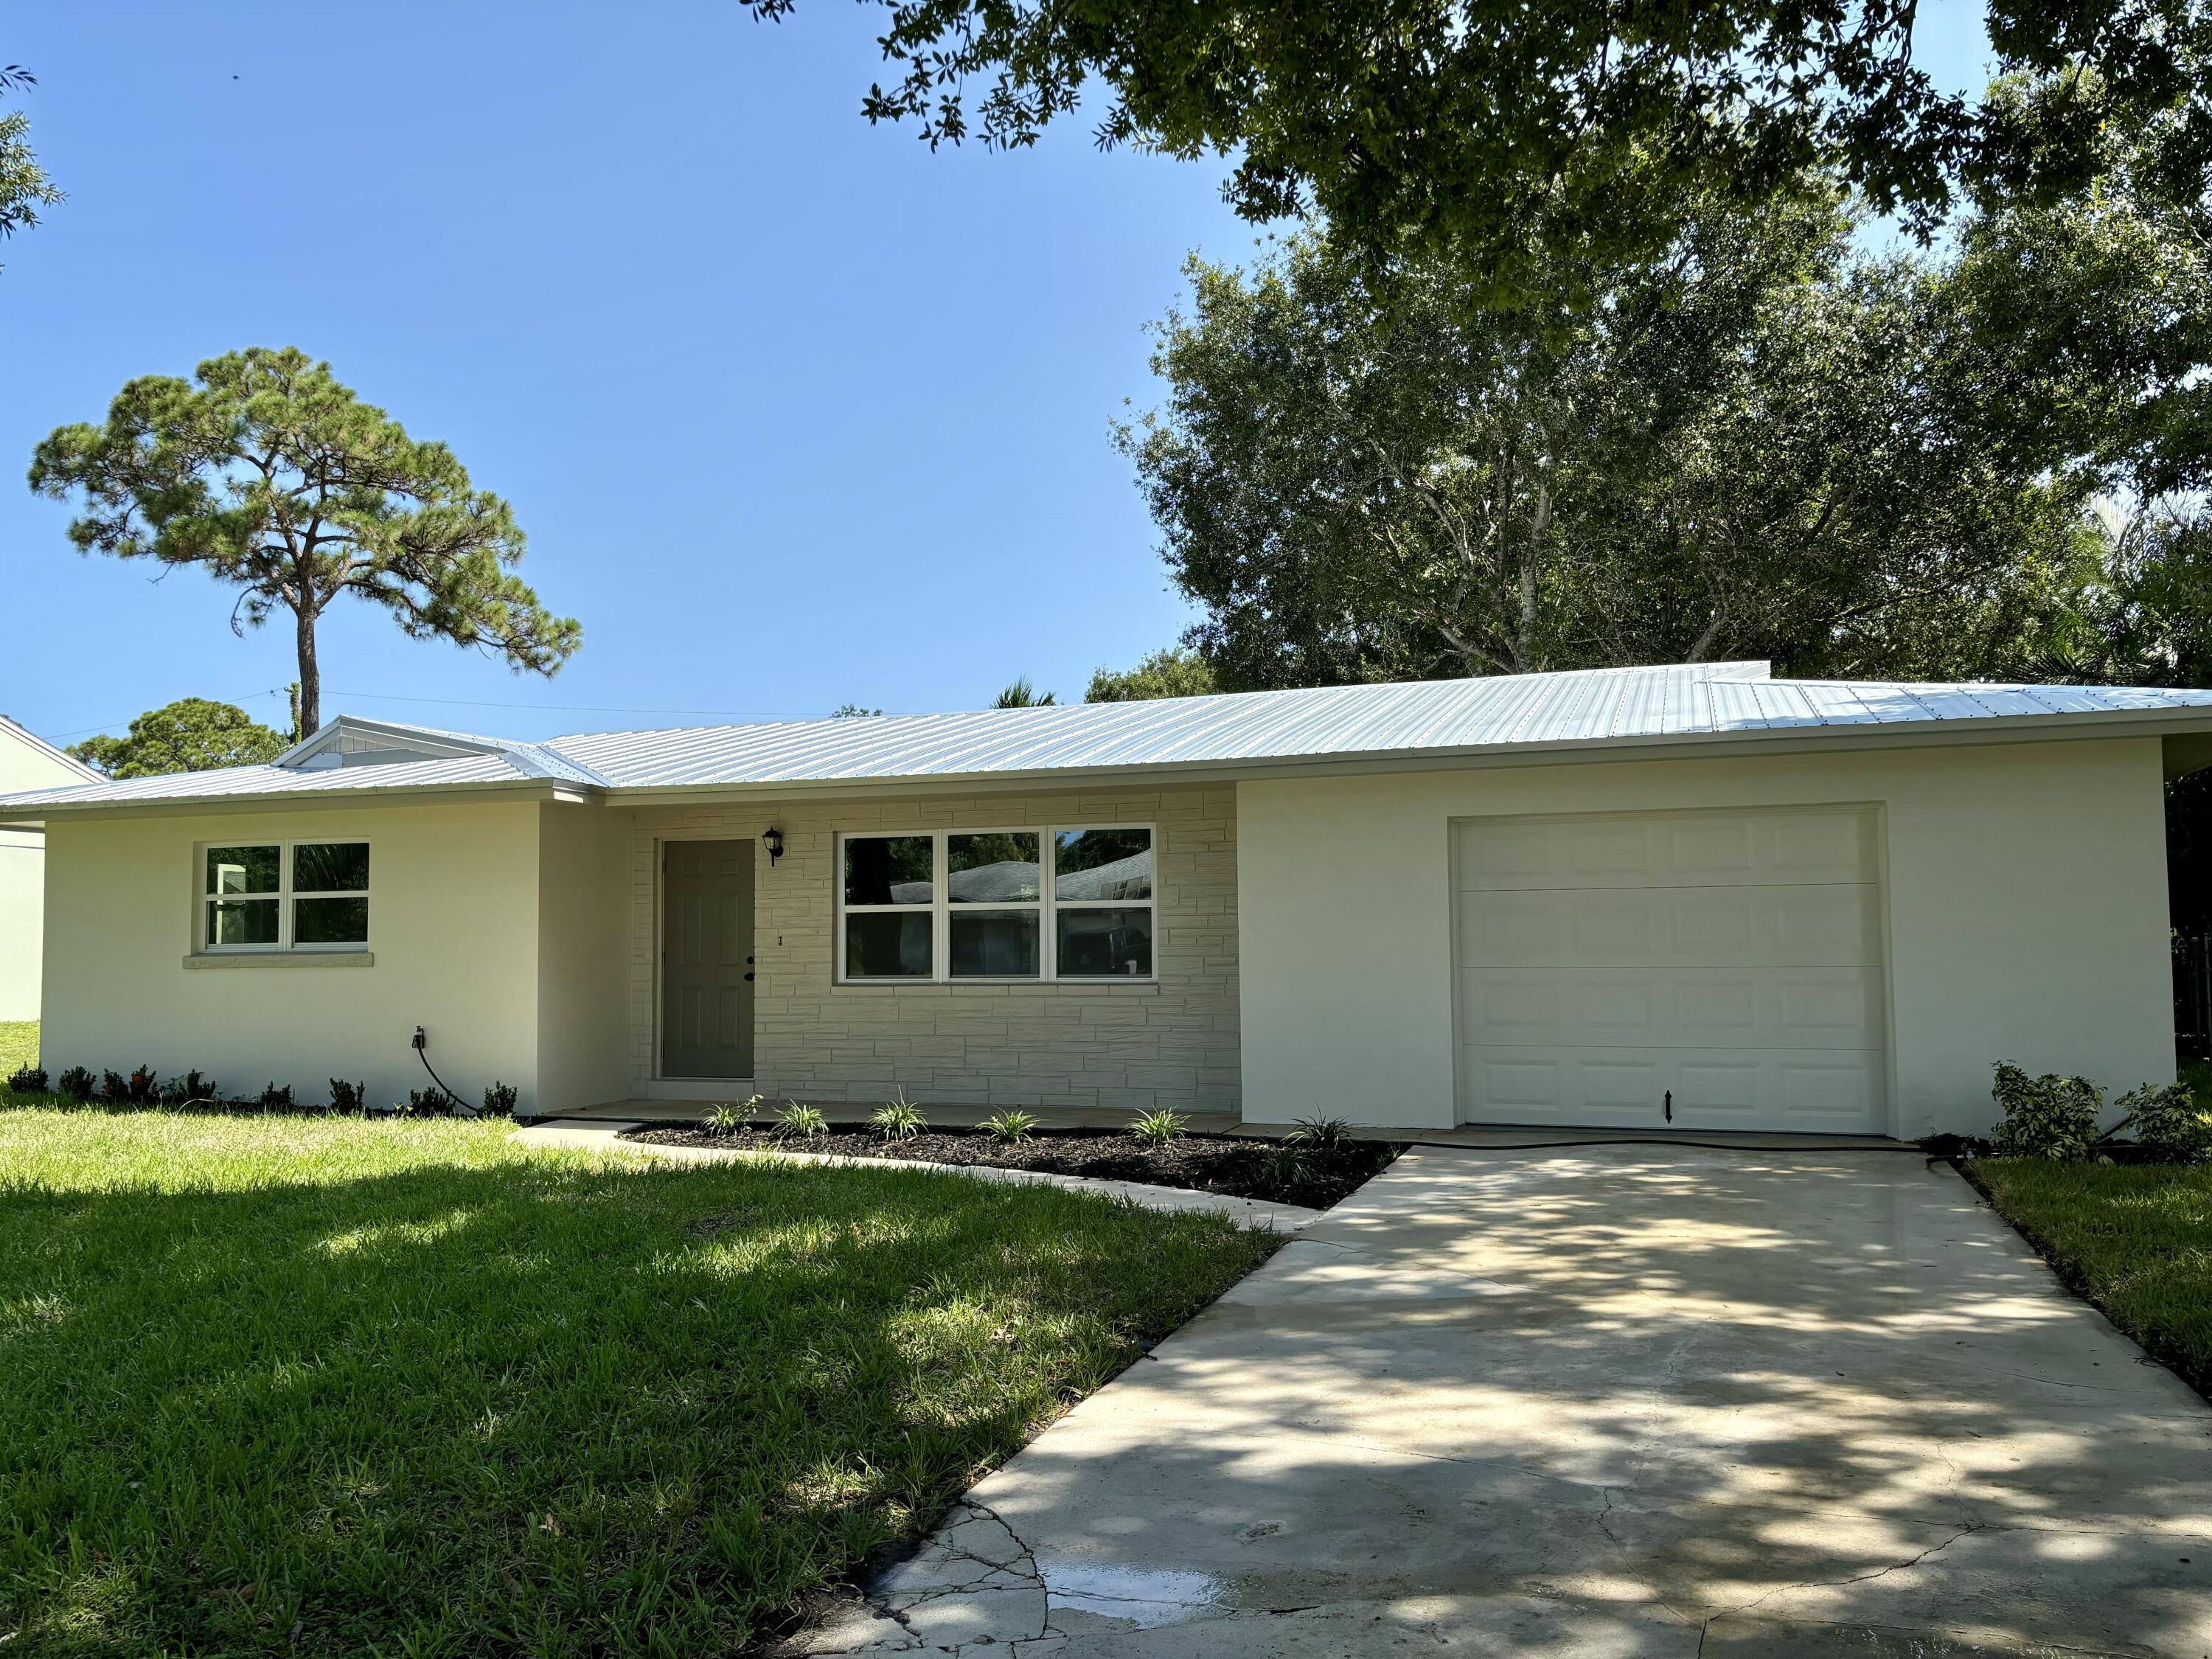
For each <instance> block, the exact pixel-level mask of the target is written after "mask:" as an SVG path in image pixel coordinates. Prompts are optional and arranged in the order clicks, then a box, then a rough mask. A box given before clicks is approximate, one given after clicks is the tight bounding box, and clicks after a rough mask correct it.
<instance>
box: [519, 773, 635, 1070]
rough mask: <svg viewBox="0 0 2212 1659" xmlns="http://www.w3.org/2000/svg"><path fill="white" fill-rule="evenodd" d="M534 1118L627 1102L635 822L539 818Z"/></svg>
mask: <svg viewBox="0 0 2212 1659" xmlns="http://www.w3.org/2000/svg"><path fill="white" fill-rule="evenodd" d="M538 815H539V816H538V1097H537V1098H538V1111H540V1112H542V1113H551V1112H560V1111H567V1110H571V1109H574V1108H576V1107H579V1106H592V1105H597V1104H599V1103H602V1102H605V1101H610V1100H620V1099H621V1098H623V1096H625V1095H627V1094H628V1093H629V976H630V965H631V964H630V940H629V883H628V880H627V877H628V874H629V843H630V836H631V835H632V834H633V833H634V831H633V829H632V827H631V823H630V817H631V815H630V814H629V812H628V811H623V810H622V809H620V808H611V807H605V806H586V805H574V804H569V803H562V802H558V801H548V802H546V803H545V804H544V805H542V806H540V807H539V808H538Z"/></svg>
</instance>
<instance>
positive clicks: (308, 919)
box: [292, 898, 368, 945]
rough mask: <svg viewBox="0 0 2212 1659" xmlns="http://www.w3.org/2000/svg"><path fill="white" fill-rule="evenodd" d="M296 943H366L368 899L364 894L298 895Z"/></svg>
mask: <svg viewBox="0 0 2212 1659" xmlns="http://www.w3.org/2000/svg"><path fill="white" fill-rule="evenodd" d="M292 943H293V944H295V945H366V944H368V900H367V899H365V898H316V899H295V901H293V904H292Z"/></svg>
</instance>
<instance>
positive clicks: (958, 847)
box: [945, 831, 1037, 939]
mask: <svg viewBox="0 0 2212 1659" xmlns="http://www.w3.org/2000/svg"><path fill="white" fill-rule="evenodd" d="M945 890H946V892H945V896H947V897H948V898H950V899H951V901H952V902H954V903H955V904H1014V903H1018V902H1022V901H1024V900H1027V901H1029V902H1032V903H1034V902H1036V896H1037V838H1036V833H1035V832H1034V831H1030V832H1026V833H1024V832H1018V833H1016V834H1013V835H1003V836H946V837H945ZM952 937H953V938H954V939H958V938H959V937H960V935H959V934H957V933H955V934H954V935H953V936H952Z"/></svg>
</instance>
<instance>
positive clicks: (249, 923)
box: [207, 848, 276, 945]
mask: <svg viewBox="0 0 2212 1659" xmlns="http://www.w3.org/2000/svg"><path fill="white" fill-rule="evenodd" d="M270 851H272V852H273V851H275V849H274V848H270ZM207 942H208V943H209V944H210V945H274V944H275V943H276V900H275V899H217V900H216V901H215V902H213V903H211V904H210V905H209V906H208V931H207Z"/></svg>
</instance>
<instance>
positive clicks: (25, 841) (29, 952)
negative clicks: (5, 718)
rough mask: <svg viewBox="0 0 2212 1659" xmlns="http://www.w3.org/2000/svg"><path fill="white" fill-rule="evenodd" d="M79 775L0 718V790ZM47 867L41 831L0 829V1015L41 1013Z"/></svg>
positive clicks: (31, 1016) (50, 783)
mask: <svg viewBox="0 0 2212 1659" xmlns="http://www.w3.org/2000/svg"><path fill="white" fill-rule="evenodd" d="M83 781H84V775H83V774H82V773H81V772H79V771H77V770H76V768H74V767H73V766H70V765H69V764H67V763H64V762H62V761H58V760H57V759H55V758H54V757H53V756H52V755H51V754H49V753H47V752H46V750H43V749H40V748H35V747H33V745H32V744H28V743H27V742H25V741H24V740H23V738H21V736H20V735H19V734H18V733H17V732H15V729H14V728H13V727H11V726H7V725H5V724H0V794H6V793H9V792H10V791H12V790H16V789H40V788H46V787H52V786H53V785H56V784H71V783H82V782H83ZM45 929H46V837H45V836H42V835H40V833H39V832H38V831H37V830H35V829H0V1019H36V1018H38V1017H39V985H40V965H39V957H40V939H41V936H42V935H43V934H44V933H45Z"/></svg>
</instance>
